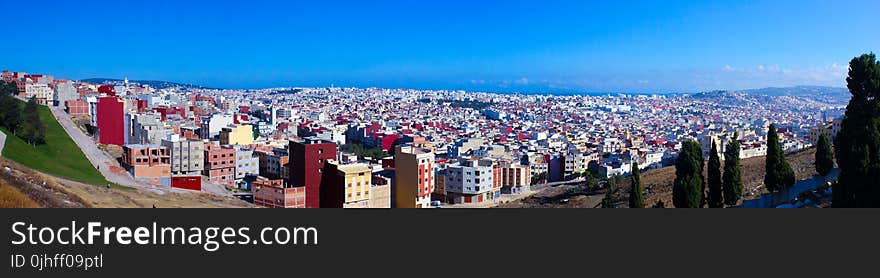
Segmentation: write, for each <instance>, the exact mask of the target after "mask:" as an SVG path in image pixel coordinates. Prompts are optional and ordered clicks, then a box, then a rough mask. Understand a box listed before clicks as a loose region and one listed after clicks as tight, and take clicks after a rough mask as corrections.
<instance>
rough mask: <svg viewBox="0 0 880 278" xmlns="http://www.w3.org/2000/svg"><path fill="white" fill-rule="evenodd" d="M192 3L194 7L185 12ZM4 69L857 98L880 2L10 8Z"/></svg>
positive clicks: (216, 80) (209, 81) (255, 0)
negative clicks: (854, 88) (853, 91)
mask: <svg viewBox="0 0 880 278" xmlns="http://www.w3.org/2000/svg"><path fill="white" fill-rule="evenodd" d="M183 2H186V3H183ZM3 10H4V12H3V15H2V16H0V19H2V20H3V23H4V31H5V36H4V39H2V40H0V68H5V69H11V70H17V71H27V72H32V73H46V74H53V75H55V76H56V77H58V78H71V79H84V78H91V77H108V78H122V77H128V78H129V79H155V80H167V81H178V82H189V83H196V84H199V85H204V86H211V87H222V88H257V87H274V86H329V85H330V84H335V85H336V86H359V87H368V86H378V87H392V88H400V87H406V88H425V89H441V88H446V89H467V90H485V91H499V92H514V91H522V92H556V91H589V92H619V91H623V92H670V91H687V92H689V91H701V90H711V89H745V88H759V87H767V86H790V85H829V86H843V84H844V82H845V81H844V76H845V73H846V64H847V63H848V61H849V59H851V58H852V57H854V56H857V55H859V54H861V53H865V52H871V51H878V47H880V17H878V12H880V1H877V0H866V1H830V0H828V1H812V0H798V1H783V0H754V1H752V0H730V1H726V0H694V1H676V0H663V1H585V0H577V1H553V0H542V1H475V0H468V1H457V0H445V1H378V0H377V1H330V0H324V1H262V0H248V1H157V0H153V1H57V2H55V1H37V2H33V1H4V4H3Z"/></svg>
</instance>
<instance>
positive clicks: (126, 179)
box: [2, 70, 849, 208]
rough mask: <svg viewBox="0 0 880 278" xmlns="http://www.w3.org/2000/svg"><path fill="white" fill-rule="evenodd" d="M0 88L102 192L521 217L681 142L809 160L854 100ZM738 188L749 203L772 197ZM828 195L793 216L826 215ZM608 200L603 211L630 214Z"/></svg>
mask: <svg viewBox="0 0 880 278" xmlns="http://www.w3.org/2000/svg"><path fill="white" fill-rule="evenodd" d="M2 78H3V82H6V83H7V84H10V85H12V84H14V85H15V86H14V88H16V92H15V93H16V94H15V97H16V98H18V99H19V100H20V101H21V102H25V101H28V100H32V101H34V102H36V103H37V104H38V105H41V106H45V107H46V108H48V110H49V111H51V115H52V117H51V119H52V120H57V122H58V123H60V125H61V126H62V127H63V129H62V131H63V132H65V133H66V134H63V135H65V136H69V137H70V138H72V139H73V141H74V142H75V146H74V147H76V148H78V149H67V150H64V152H65V153H64V154H60V155H69V154H68V153H74V154H75V153H81V154H85V155H84V156H85V158H86V159H87V161H82V163H88V164H90V166H92V167H94V169H95V170H97V172H96V173H99V175H102V176H103V177H105V178H106V180H107V187H108V188H110V184H111V183H112V184H114V185H115V186H120V187H127V188H137V189H139V190H145V191H149V190H153V191H158V192H166V191H168V192H183V193H182V195H181V196H184V197H182V198H190V197H186V196H187V195H201V194H211V195H215V196H217V197H218V198H228V199H230V200H228V201H227V202H228V203H229V204H232V205H233V206H253V207H269V208H439V207H463V208H487V207H498V206H511V205H517V204H518V205H522V206H525V207H528V205H527V204H526V203H524V200H527V199H528V198H535V197H534V196H535V195H536V194H538V195H540V194H541V193H543V192H550V191H553V190H556V189H558V188H560V187H561V188H566V189H567V190H569V191H571V190H582V191H583V192H584V195H586V196H587V197H592V198H587V199H586V200H584V202H583V203H580V204H579V206H582V207H602V206H603V205H607V204H603V203H602V202H603V201H602V199H604V198H605V194H609V192H612V193H613V191H614V190H615V189H616V190H618V191H620V194H624V192H623V191H625V190H623V189H617V188H613V186H614V185H613V184H614V183H615V180H616V181H620V180H622V179H623V178H624V177H629V176H631V174H632V172H631V171H632V169H633V168H632V165H633V164H636V163H637V164H638V166H639V167H640V169H641V172H642V175H643V176H645V175H651V174H652V172H654V171H660V170H662V169H663V168H668V167H673V168H674V165H675V163H676V158H677V157H678V154H679V153H680V152H681V151H682V143H683V142H685V141H688V140H695V141H697V142H699V143H700V145H701V146H702V149H701V152H702V156H703V157H704V158H708V157H709V155H710V146H712V145H713V144H717V145H718V146H721V147H720V148H721V151H722V152H723V149H724V147H725V146H726V145H727V143H726V142H730V141H731V140H732V139H733V140H736V141H738V142H739V144H740V146H741V147H740V151H739V158H740V159H743V160H747V159H751V158H761V157H764V156H766V155H767V131H768V127H769V126H770V125H771V124H774V125H775V126H776V127H777V128H778V132H779V140H780V144H781V147H782V149H783V150H784V151H785V152H786V153H799V152H804V151H808V150H810V149H814V147H815V146H816V143H817V140H818V139H819V136H820V134H825V135H827V136H829V137H830V138H832V139H833V138H834V136H835V135H836V133H837V132H838V130H839V129H840V121H841V118H842V115H843V113H844V111H845V108H846V104H847V102H848V97H849V93H848V91H847V90H846V89H843V88H834V87H808V86H803V87H793V88H767V89H760V90H743V91H712V92H703V93H695V94H623V93H609V94H580V95H552V94H499V93H483V92H467V91H451V90H446V91H444V90H414V89H382V88H340V87H323V88H304V87H303V88H300V87H285V88H267V89H248V90H231V89H208V88H202V87H198V86H193V85H184V84H177V83H171V82H145V81H129V80H128V79H124V80H110V79H99V80H79V81H74V80H69V79H63V78H56V77H54V76H52V75H48V74H34V73H25V72H16V71H9V70H5V71H3V73H2ZM96 81H97V82H96ZM7 136H9V135H7ZM733 136H736V137H733ZM46 143H47V144H51V143H53V142H46ZM9 152H10V150H9V149H7V150H5V151H4V152H3V156H4V157H8V158H9V157H11V155H9ZM80 156H82V155H80ZM10 159H12V160H15V158H10ZM20 163H22V164H24V166H30V165H26V164H25V162H20ZM42 163H51V162H47V161H43V162H42ZM31 167H33V166H31ZM38 167H39V166H36V167H34V168H38ZM38 169H39V168H38ZM6 171H7V174H9V173H12V171H11V170H10V168H8V167H7V170H6ZM47 174H49V175H52V172H51V170H50V171H47ZM61 177H62V178H65V177H64V176H63V175H62V176H61ZM73 180H75V178H74V179H73ZM97 185H98V186H101V185H103V184H97ZM822 185H824V183H823V184H822ZM651 186H652V187H654V186H656V187H657V188H651V191H648V192H647V193H648V197H649V198H648V199H651V200H656V201H658V202H659V203H663V202H664V200H665V202H666V203H667V204H669V205H670V206H671V202H670V201H669V200H670V199H669V196H670V194H668V193H669V191H670V190H669V187H671V184H665V185H664V184H652V185H651ZM664 187H665V190H664V189H663V188H664ZM749 189H750V190H752V191H751V192H747V193H746V194H745V195H744V200H751V199H760V198H761V196H762V195H765V194H769V193H772V192H770V191H769V190H768V189H766V188H764V187H762V186H761V185H758V186H755V187H750V188H749ZM810 189H816V188H810ZM120 190H122V189H120ZM652 191H654V192H652ZM190 192H198V193H193V194H188V193H190ZM664 192H665V193H664ZM799 193H802V192H799ZM609 195H611V194H609ZM84 196H88V194H84ZM826 197H827V198H825V199H820V200H817V202H815V203H811V204H803V203H800V204H799V205H801V206H807V205H811V206H822V205H826V206H827V205H828V204H829V203H830V196H826ZM619 199H620V200H616V201H617V202H616V203H615V202H614V201H612V206H615V207H616V206H620V207H626V205H625V204H624V203H625V202H624V201H625V197H622V198H619ZM237 200H240V201H237ZM236 201H237V202H236ZM556 201H557V202H558V201H559V200H556ZM784 201H789V200H784ZM649 205H655V203H651V204H649ZM742 205H744V203H743V202H739V203H737V202H734V203H733V206H742ZM771 205H778V204H771ZM153 206H155V205H153Z"/></svg>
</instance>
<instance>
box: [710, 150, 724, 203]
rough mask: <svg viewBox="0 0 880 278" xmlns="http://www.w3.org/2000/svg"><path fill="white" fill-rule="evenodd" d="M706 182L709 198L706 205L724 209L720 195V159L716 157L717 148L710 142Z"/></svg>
mask: <svg viewBox="0 0 880 278" xmlns="http://www.w3.org/2000/svg"><path fill="white" fill-rule="evenodd" d="M707 167H708V171H709V173H708V177H707V179H708V181H707V183H708V184H709V196H708V200H707V203H708V205H709V207H710V208H720V207H724V197H723V195H722V194H723V193H721V158H720V157H718V146H717V145H716V144H715V140H712V151H711V152H710V153H709V164H708V165H707Z"/></svg>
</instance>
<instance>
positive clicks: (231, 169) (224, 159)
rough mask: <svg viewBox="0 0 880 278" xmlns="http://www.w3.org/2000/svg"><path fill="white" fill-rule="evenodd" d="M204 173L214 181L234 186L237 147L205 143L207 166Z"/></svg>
mask: <svg viewBox="0 0 880 278" xmlns="http://www.w3.org/2000/svg"><path fill="white" fill-rule="evenodd" d="M202 173H203V174H202V175H204V176H207V177H208V179H209V180H211V181H212V182H215V183H218V184H223V185H226V186H233V185H234V184H235V149H234V148H233V147H232V146H220V145H217V144H215V143H207V144H205V167H204V170H203V171H202Z"/></svg>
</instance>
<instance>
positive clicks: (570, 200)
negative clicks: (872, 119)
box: [499, 149, 816, 208]
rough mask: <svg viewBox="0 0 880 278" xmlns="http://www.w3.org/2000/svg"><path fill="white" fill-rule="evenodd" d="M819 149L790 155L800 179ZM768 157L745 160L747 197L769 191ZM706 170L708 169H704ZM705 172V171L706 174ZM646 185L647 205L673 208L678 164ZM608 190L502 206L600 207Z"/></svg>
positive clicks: (648, 175) (623, 189)
mask: <svg viewBox="0 0 880 278" xmlns="http://www.w3.org/2000/svg"><path fill="white" fill-rule="evenodd" d="M815 153H816V151H815V149H809V150H806V151H801V152H798V153H791V154H788V155H787V157H786V159H787V160H788V162H789V163H790V164H791V167H792V169H793V170H794V171H795V175H796V177H797V179H798V180H802V179H806V178H809V177H812V176H813V174H815V168H814V166H813V161H814V156H815ZM764 160H765V158H764V157H753V158H749V159H744V160H742V173H743V184H744V187H745V190H744V193H743V195H744V196H743V199H751V198H757V197H758V196H759V195H760V194H762V193H764V192H766V190H765V189H764V188H763V180H764ZM704 173H705V171H704ZM704 175H705V174H704ZM641 177H642V187H644V188H645V190H646V192H647V194H646V195H645V204H646V206H648V207H650V206H652V205H654V204H656V203H657V201H658V200H662V201H663V203H664V204H665V206H666V207H672V183H673V181H674V180H675V167H664V168H660V169H656V170H651V171H648V172H645V173H642V176H641ZM630 187H631V183H630V180H629V178H624V179H623V182H622V183H621V184H620V188H619V189H618V190H616V191H615V193H614V200H615V204H616V206H617V207H626V205H627V198H628V196H629V190H630ZM604 194H605V190H604V189H593V190H590V189H587V188H585V187H584V186H583V185H577V186H567V187H557V188H548V189H545V190H543V191H542V192H539V193H536V194H535V195H534V196H530V197H527V198H523V199H521V200H517V201H515V202H510V203H505V204H501V205H500V206H499V207H502V208H592V207H596V206H597V205H598V204H599V203H600V202H601V199H602V198H603V197H604Z"/></svg>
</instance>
